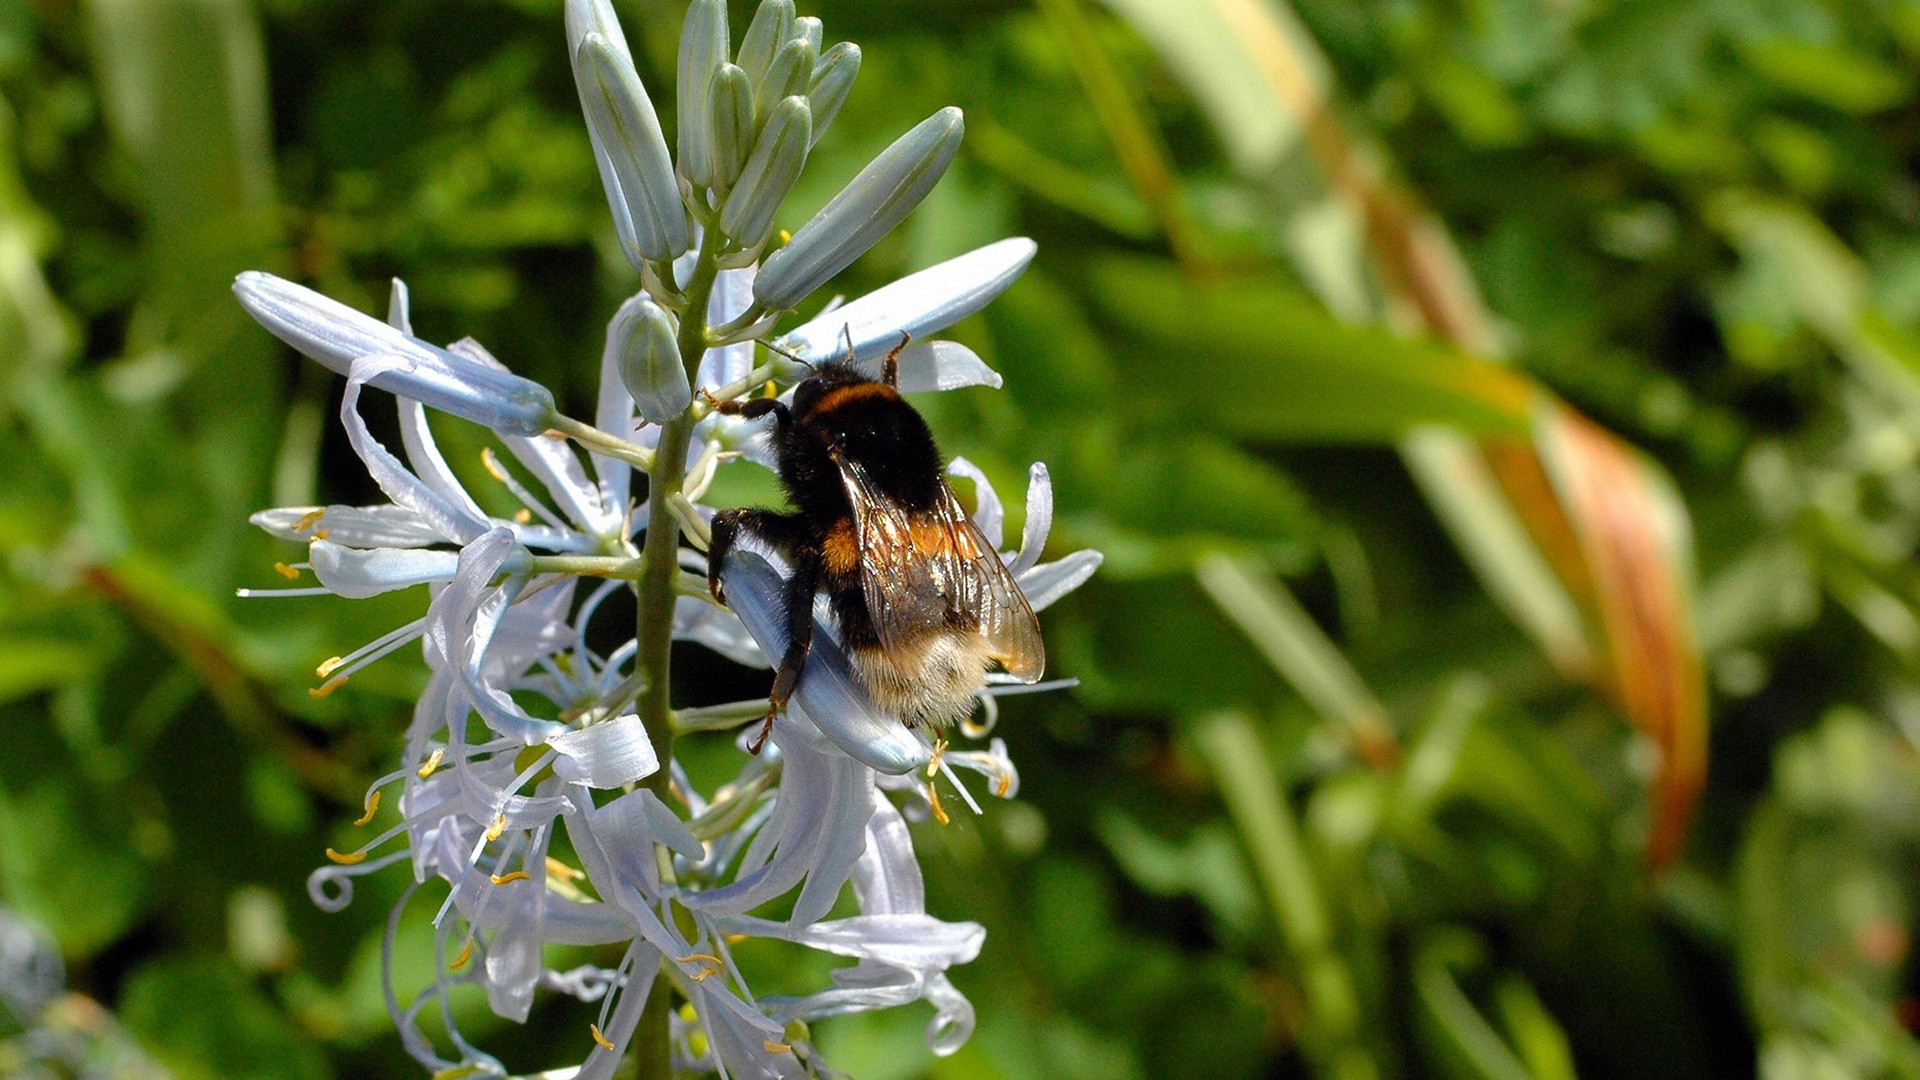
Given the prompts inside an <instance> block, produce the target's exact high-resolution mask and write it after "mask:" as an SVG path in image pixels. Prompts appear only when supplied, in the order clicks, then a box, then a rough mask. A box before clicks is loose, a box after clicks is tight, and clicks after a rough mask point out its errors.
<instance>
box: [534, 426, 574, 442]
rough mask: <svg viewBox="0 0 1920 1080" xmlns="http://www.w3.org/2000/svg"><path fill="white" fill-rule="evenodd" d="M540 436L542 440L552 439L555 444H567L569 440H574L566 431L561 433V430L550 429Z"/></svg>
mask: <svg viewBox="0 0 1920 1080" xmlns="http://www.w3.org/2000/svg"><path fill="white" fill-rule="evenodd" d="M540 435H541V437H542V438H547V439H552V440H553V441H554V442H566V441H567V440H568V439H570V438H572V436H570V435H568V434H567V433H566V432H564V431H561V430H560V429H559V428H548V429H547V430H545V431H543V432H541V433H540Z"/></svg>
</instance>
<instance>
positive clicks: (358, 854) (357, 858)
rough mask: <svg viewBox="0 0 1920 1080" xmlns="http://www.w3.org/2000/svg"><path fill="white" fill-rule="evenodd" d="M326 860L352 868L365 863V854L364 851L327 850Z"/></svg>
mask: <svg viewBox="0 0 1920 1080" xmlns="http://www.w3.org/2000/svg"><path fill="white" fill-rule="evenodd" d="M327 858H329V859H332V860H333V861H334V862H337V863H339V864H340V865H341V866H353V865H354V864H356V863H363V862H366V861H367V853H366V852H364V851H335V850H333V849H332V848H328V849H327Z"/></svg>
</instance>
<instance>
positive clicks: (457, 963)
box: [447, 934, 473, 971]
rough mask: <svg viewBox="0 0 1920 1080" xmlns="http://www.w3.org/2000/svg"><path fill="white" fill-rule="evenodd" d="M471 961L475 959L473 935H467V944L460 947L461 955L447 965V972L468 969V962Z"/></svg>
mask: <svg viewBox="0 0 1920 1080" xmlns="http://www.w3.org/2000/svg"><path fill="white" fill-rule="evenodd" d="M471 959H473V935H471V934H469V935H467V943H466V944H465V945H462V946H460V955H459V956H456V957H454V958H453V963H451V964H448V965H447V970H448V971H459V970H460V969H461V968H463V967H466V966H467V961H469V960H471Z"/></svg>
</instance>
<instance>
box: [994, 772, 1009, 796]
mask: <svg viewBox="0 0 1920 1080" xmlns="http://www.w3.org/2000/svg"><path fill="white" fill-rule="evenodd" d="M1012 790H1013V777H1011V776H1009V775H1007V774H1006V773H1001V774H1000V775H999V776H997V777H995V778H994V781H993V793H994V794H995V795H998V796H1000V797H1001V798H1003V799H1004V798H1006V797H1007V792H1009V791H1012Z"/></svg>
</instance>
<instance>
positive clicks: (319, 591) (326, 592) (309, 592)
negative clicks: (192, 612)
mask: <svg viewBox="0 0 1920 1080" xmlns="http://www.w3.org/2000/svg"><path fill="white" fill-rule="evenodd" d="M233 595H235V596H238V597H240V598H241V599H243V600H252V599H254V598H256V597H261V596H280V597H285V596H332V595H333V590H332V589H329V588H326V587H324V586H319V585H316V586H314V587H312V588H307V589H235V590H233Z"/></svg>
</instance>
